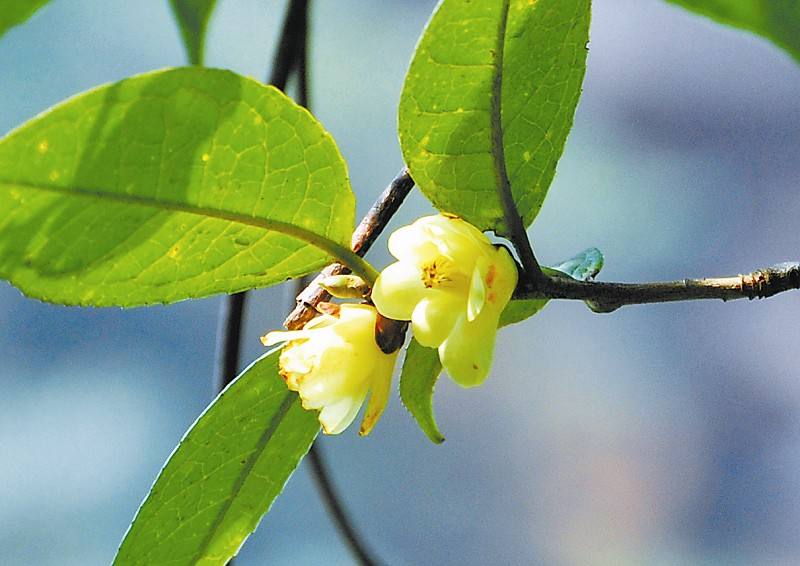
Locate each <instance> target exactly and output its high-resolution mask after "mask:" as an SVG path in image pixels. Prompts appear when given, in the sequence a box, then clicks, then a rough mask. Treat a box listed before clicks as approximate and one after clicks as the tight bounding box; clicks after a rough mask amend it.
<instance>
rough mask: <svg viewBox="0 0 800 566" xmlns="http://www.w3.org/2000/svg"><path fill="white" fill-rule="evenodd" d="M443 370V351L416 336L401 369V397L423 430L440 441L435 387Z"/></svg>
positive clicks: (433, 440)
mask: <svg viewBox="0 0 800 566" xmlns="http://www.w3.org/2000/svg"><path fill="white" fill-rule="evenodd" d="M441 373H442V364H441V362H439V352H438V351H437V350H436V348H426V347H425V346H422V345H420V343H419V342H417V341H416V340H414V339H412V340H411V342H410V343H409V345H408V348H407V349H406V357H405V359H404V360H403V370H402V372H401V373H400V399H401V400H402V401H403V405H405V407H406V409H408V412H409V413H411V415H412V416H413V417H414V419H415V420H416V421H417V423H418V424H419V426H420V428H421V429H422V431H423V432H424V433H425V434H426V435H428V438H430V439H431V441H432V442H434V443H436V444H441V443H442V442H444V436H442V433H441V432H439V427H438V425H437V424H436V419H435V418H434V416H433V388H434V387H435V386H436V381H437V380H438V379H439V374H441Z"/></svg>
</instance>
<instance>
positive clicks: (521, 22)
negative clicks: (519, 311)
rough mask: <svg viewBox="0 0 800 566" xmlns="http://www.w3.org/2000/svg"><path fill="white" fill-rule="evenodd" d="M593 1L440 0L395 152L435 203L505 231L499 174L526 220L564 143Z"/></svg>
mask: <svg viewBox="0 0 800 566" xmlns="http://www.w3.org/2000/svg"><path fill="white" fill-rule="evenodd" d="M589 16H590V0H537V1H536V2H530V1H528V0H511V1H510V2H509V0H473V1H469V0H443V2H441V4H440V5H439V8H438V9H437V11H436V12H435V13H434V15H433V17H432V18H431V21H430V22H429V23H428V26H427V28H426V30H425V33H424V35H423V36H422V38H421V40H420V42H419V45H418V46H417V50H416V52H415V54H414V57H413V59H412V61H411V66H410V68H409V70H408V74H407V76H406V81H405V85H404V87H403V93H402V96H401V99H400V109H399V135H400V144H401V147H402V150H403V156H404V158H405V160H406V163H407V164H408V166H409V169H410V170H411V175H412V177H413V178H414V180H415V181H416V182H417V184H418V185H419V186H420V188H421V189H422V191H423V192H424V193H425V194H426V195H427V196H428V197H429V198H430V199H431V200H432V201H433V203H434V204H435V205H436V206H437V207H438V208H439V209H440V210H443V211H446V212H451V213H454V214H457V215H459V216H461V217H463V218H465V219H466V220H468V221H469V222H471V223H472V224H474V225H476V226H478V227H479V228H481V229H485V230H488V229H492V230H496V231H498V232H500V233H505V232H506V228H505V226H504V222H503V207H502V201H501V194H502V193H503V191H504V190H505V189H504V187H505V186H506V180H505V179H506V178H507V180H508V181H509V182H510V186H511V193H512V195H513V199H514V201H515V202H516V205H517V208H518V210H519V212H520V214H521V215H522V217H523V220H524V222H525V225H528V224H530V223H531V222H532V221H533V219H534V217H535V216H536V214H537V212H538V211H539V208H540V207H541V204H542V201H543V200H544V197H545V194H546V192H547V189H548V187H549V186H550V182H551V181H552V178H553V175H554V174H555V167H556V163H557V162H558V159H559V157H560V156H561V153H562V151H563V148H564V143H565V141H566V138H567V134H568V133H569V130H570V128H571V126H572V120H573V116H574V113H575V108H576V106H577V103H578V98H579V96H580V91H581V83H582V81H583V75H584V72H585V68H586V42H587V41H588V34H589Z"/></svg>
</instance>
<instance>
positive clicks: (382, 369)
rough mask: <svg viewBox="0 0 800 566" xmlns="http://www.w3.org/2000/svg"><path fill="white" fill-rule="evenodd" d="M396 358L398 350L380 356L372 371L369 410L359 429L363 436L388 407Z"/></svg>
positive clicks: (370, 429)
mask: <svg viewBox="0 0 800 566" xmlns="http://www.w3.org/2000/svg"><path fill="white" fill-rule="evenodd" d="M396 359H397V352H395V353H394V354H390V355H384V356H382V357H380V358H379V359H378V362H377V363H376V364H375V369H374V370H373V372H372V377H371V380H370V382H371V384H370V395H369V403H368V404H367V411H366V413H364V420H362V421H361V429H360V430H359V431H358V434H360V435H361V436H366V435H368V434H369V433H370V432H371V431H372V428H373V427H374V426H375V424H376V423H377V422H378V419H380V418H381V415H382V414H383V410H384V409H385V408H386V403H388V402H389V391H390V390H391V385H392V371H393V370H394V363H395V360H396Z"/></svg>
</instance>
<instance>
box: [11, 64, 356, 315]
mask: <svg viewBox="0 0 800 566" xmlns="http://www.w3.org/2000/svg"><path fill="white" fill-rule="evenodd" d="M0 210H1V211H2V215H0V277H2V278H4V279H8V280H9V281H11V283H12V284H14V285H16V286H17V287H19V288H20V289H22V291H23V292H24V293H26V294H27V295H29V296H31V297H34V298H37V299H41V300H44V301H49V302H55V303H61V304H67V305H92V306H114V305H117V306H137V305H146V304H152V303H170V302H175V301H180V300H183V299H188V298H195V297H204V296H208V295H213V294H216V293H232V292H237V291H243V290H246V289H252V288H255V287H263V286H267V285H271V284H274V283H278V282H280V281H283V280H285V279H287V278H290V277H299V276H301V275H304V274H306V273H310V272H311V271H314V270H317V269H319V268H320V267H322V266H323V265H325V264H326V263H328V262H330V260H331V258H332V257H334V256H337V255H341V257H350V256H352V255H353V254H352V252H351V250H350V234H351V232H352V230H353V224H354V217H355V199H354V196H353V193H352V191H351V189H350V182H349V179H348V176H347V169H346V166H345V163H344V160H343V159H342V156H341V154H340V153H339V150H338V148H337V147H336V144H335V143H334V141H333V139H332V138H331V136H330V134H328V133H327V132H326V131H325V130H324V129H323V128H322V126H321V125H320V124H319V122H317V121H316V120H315V119H314V118H313V117H312V116H311V114H309V113H308V111H306V110H305V109H303V108H301V107H299V106H297V105H296V104H295V103H294V102H292V101H291V100H290V99H289V98H288V97H286V96H285V95H284V94H283V93H281V92H280V91H278V90H277V89H275V88H273V87H269V86H264V85H263V84H261V83H258V82H256V81H255V80H252V79H247V78H244V77H241V76H238V75H236V74H234V73H231V72H228V71H220V70H214V69H202V68H198V67H189V68H182V69H172V70H166V71H159V72H155V73H149V74H146V75H140V76H137V77H133V78H130V79H126V80H124V81H121V82H119V83H115V84H111V85H107V86H103V87H100V88H97V89H94V90H92V91H89V92H87V93H84V94H81V95H79V96H77V97H75V98H72V99H70V100H68V101H66V102H64V103H62V104H60V105H59V106H57V107H55V108H53V109H52V110H50V111H48V112H46V113H45V114H43V115H41V116H39V117H38V118H35V119H34V120H32V121H30V122H28V123H27V124H25V125H23V126H22V127H20V128H19V129H17V130H16V131H14V132H12V133H11V134H9V135H8V136H7V137H5V138H4V139H2V140H0ZM348 254H349V255H348ZM351 259H352V258H351ZM355 259H358V258H355ZM359 275H362V276H363V275H364V274H363V273H359ZM367 278H369V277H367Z"/></svg>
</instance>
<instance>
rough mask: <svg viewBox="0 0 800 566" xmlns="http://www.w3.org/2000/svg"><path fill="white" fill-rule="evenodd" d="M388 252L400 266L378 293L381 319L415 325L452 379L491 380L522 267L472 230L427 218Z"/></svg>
mask: <svg viewBox="0 0 800 566" xmlns="http://www.w3.org/2000/svg"><path fill="white" fill-rule="evenodd" d="M389 251H390V252H391V253H392V255H393V256H394V257H396V258H397V259H398V261H397V262H396V263H393V264H392V265H390V266H389V267H387V268H386V269H384V270H383V272H382V273H381V275H380V277H379V278H378V280H377V281H376V283H375V286H374V288H373V290H372V300H373V302H374V303H375V306H376V307H377V309H378V311H379V312H380V313H381V314H383V315H384V316H386V317H388V318H394V319H397V320H410V321H411V327H412V329H413V332H414V337H415V338H416V339H417V341H418V342H419V343H420V344H422V345H423V346H428V347H432V348H438V350H439V358H440V359H441V361H442V365H443V366H444V368H445V370H447V373H449V374H450V377H452V378H453V379H454V380H455V381H456V382H457V383H459V384H460V385H463V386H465V387H472V386H475V385H479V384H480V383H482V382H483V380H484V379H485V378H486V376H487V375H488V373H489V369H490V367H491V363H492V354H493V351H494V343H495V334H496V333H497V324H498V321H499V318H500V313H501V312H502V311H503V309H504V308H505V306H506V305H507V304H508V301H509V300H510V299H511V295H512V293H513V291H514V287H515V286H516V284H517V277H518V275H517V266H516V264H515V263H514V260H513V259H512V258H511V255H510V254H509V253H508V251H507V250H506V249H505V248H502V247H495V246H494V245H492V243H491V242H490V241H489V239H488V238H487V237H486V236H485V235H484V234H483V233H482V232H481V231H480V230H478V229H477V228H475V227H474V226H472V225H471V224H469V223H467V222H465V221H464V220H461V219H460V218H456V217H453V216H446V215H435V216H426V217H423V218H420V219H419V220H417V221H416V222H414V223H413V224H411V225H409V226H404V227H403V228H400V229H399V230H397V231H396V232H395V233H394V234H392V236H391V237H390V238H389Z"/></svg>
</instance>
